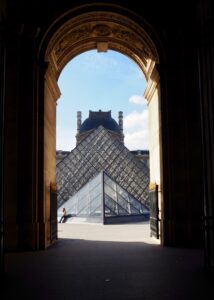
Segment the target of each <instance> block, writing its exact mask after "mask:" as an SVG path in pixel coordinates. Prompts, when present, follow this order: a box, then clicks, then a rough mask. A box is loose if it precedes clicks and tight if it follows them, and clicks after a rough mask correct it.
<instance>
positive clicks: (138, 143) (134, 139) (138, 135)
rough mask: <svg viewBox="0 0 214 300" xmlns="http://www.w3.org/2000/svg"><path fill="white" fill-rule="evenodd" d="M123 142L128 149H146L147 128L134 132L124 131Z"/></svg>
mask: <svg viewBox="0 0 214 300" xmlns="http://www.w3.org/2000/svg"><path fill="white" fill-rule="evenodd" d="M124 142H125V146H126V147H127V148H128V149H129V150H145V149H148V130H146V129H145V130H140V131H136V132H134V133H126V134H125V139H124Z"/></svg>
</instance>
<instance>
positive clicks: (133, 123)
mask: <svg viewBox="0 0 214 300" xmlns="http://www.w3.org/2000/svg"><path fill="white" fill-rule="evenodd" d="M123 122H124V130H128V131H130V130H131V131H136V130H137V129H138V130H142V129H146V128H147V127H148V110H147V109H144V110H143V111H142V112H138V111H133V112H131V113H130V114H129V115H127V116H126V117H125V118H124V121H123Z"/></svg>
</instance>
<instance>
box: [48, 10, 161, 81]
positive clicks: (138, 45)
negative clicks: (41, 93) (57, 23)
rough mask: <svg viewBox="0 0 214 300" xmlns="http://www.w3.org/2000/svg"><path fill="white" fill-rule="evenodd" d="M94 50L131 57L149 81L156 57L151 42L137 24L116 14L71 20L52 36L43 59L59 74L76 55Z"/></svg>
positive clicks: (100, 14) (97, 13)
mask: <svg viewBox="0 0 214 300" xmlns="http://www.w3.org/2000/svg"><path fill="white" fill-rule="evenodd" d="M92 49H97V50H98V52H106V51H107V50H108V49H112V50H115V51H118V52H121V53H123V54H125V55H127V56H129V57H130V58H132V59H133V60H134V61H135V62H136V63H137V64H138V65H139V66H140V68H141V69H142V71H143V73H144V75H145V77H146V78H147V79H148V78H149V77H150V75H151V72H152V69H153V67H154V65H155V63H158V55H157V51H156V48H155V45H154V44H153V42H152V40H151V39H150V37H149V36H148V34H147V33H146V32H145V31H144V30H143V28H142V27H140V26H139V25H138V24H137V23H135V22H134V21H132V20H131V19H128V18H126V17H125V16H122V15H118V14H117V13H109V12H96V13H87V14H82V15H79V16H77V17H74V18H71V19H70V20H69V21H67V22H66V23H65V24H64V25H62V26H61V27H60V28H59V30H58V31H57V32H56V33H55V35H54V36H53V37H52V39H51V41H50V43H49V47H48V49H47V52H46V60H47V61H49V62H50V63H51V64H53V65H54V68H55V69H56V73H57V74H58V75H59V74H60V72H61V70H62V69H63V67H64V66H65V65H66V63H68V61H69V60H71V59H72V58H73V57H75V56H76V55H78V54H80V53H82V52H85V51H88V50H92Z"/></svg>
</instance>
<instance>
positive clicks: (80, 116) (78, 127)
mask: <svg viewBox="0 0 214 300" xmlns="http://www.w3.org/2000/svg"><path fill="white" fill-rule="evenodd" d="M81 124H82V113H81V111H78V112H77V134H78V133H79V131H80V127H81Z"/></svg>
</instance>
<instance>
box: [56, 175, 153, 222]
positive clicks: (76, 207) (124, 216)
mask: <svg viewBox="0 0 214 300" xmlns="http://www.w3.org/2000/svg"><path fill="white" fill-rule="evenodd" d="M63 207H65V209H66V212H67V215H68V216H71V221H72V222H73V221H75V222H76V221H78V222H94V223H104V224H108V223H117V222H119V223H121V222H127V221H131V222H132V221H143V220H147V219H148V217H149V210H148V209H147V208H146V207H145V206H144V205H143V204H142V203H141V202H140V201H138V200H137V199H135V198H134V197H133V196H132V195H130V194H129V193H128V192H127V191H126V190H124V189H123V188H122V187H121V186H120V185H119V184H117V183H116V182H115V181H114V180H113V179H112V178H110V177H109V176H108V174H106V173H105V172H104V171H101V172H100V173H99V174H98V175H97V176H95V177H94V178H93V179H92V180H90V181H89V182H88V183H87V184H86V185H84V186H83V187H82V188H81V189H80V190H79V191H78V192H77V193H76V194H74V195H73V196H71V197H70V198H69V199H68V200H67V201H66V203H64V204H63ZM61 211H62V206H61V207H60V208H59V209H58V216H59V217H61ZM67 219H68V222H69V218H67Z"/></svg>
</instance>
